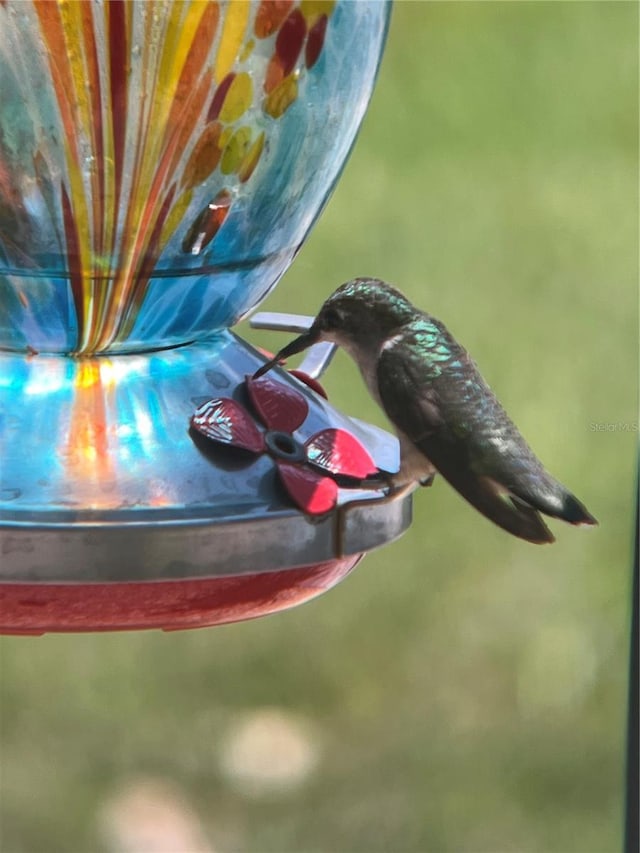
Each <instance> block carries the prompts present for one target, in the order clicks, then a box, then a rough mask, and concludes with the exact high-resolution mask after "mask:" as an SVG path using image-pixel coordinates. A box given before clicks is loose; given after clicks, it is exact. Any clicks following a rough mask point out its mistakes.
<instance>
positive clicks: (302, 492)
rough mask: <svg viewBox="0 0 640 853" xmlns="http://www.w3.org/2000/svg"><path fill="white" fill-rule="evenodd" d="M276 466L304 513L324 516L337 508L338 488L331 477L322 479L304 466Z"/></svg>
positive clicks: (293, 498)
mask: <svg viewBox="0 0 640 853" xmlns="http://www.w3.org/2000/svg"><path fill="white" fill-rule="evenodd" d="M276 466H277V468H278V473H279V474H280V479H281V480H282V483H283V485H284V487H285V489H286V490H287V492H288V493H289V496H290V497H291V499H292V500H293V502H294V503H295V504H296V505H297V506H298V507H300V509H301V510H302V511H303V512H306V513H308V514H309V515H322V514H323V513H325V512H329V510H332V509H333V508H334V507H335V505H336V501H337V500H338V487H337V486H336V484H335V483H334V482H333V480H330V479H329V477H322V476H320V475H319V474H317V473H316V472H315V471H311V470H309V468H305V467H304V466H303V465H290V464H289V463H288V462H276Z"/></svg>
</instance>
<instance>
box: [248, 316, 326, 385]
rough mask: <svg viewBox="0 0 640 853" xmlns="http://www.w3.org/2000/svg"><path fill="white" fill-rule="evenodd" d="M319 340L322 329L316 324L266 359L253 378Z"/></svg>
mask: <svg viewBox="0 0 640 853" xmlns="http://www.w3.org/2000/svg"><path fill="white" fill-rule="evenodd" d="M319 340H320V330H319V329H318V328H316V327H315V326H312V327H311V328H310V329H309V331H308V332H305V333H304V334H303V335H300V337H298V338H294V340H292V341H291V343H290V344H287V345H286V347H282V349H281V350H280V352H277V353H276V354H275V355H274V357H273V358H272V359H270V360H269V361H266V362H265V363H264V364H263V365H262V367H259V368H258V369H257V370H256V372H255V373H254V374H253V376H252V379H258V378H259V377H260V376H263V375H264V374H265V373H266V372H267V371H268V370H271V368H272V367H275V366H276V365H277V364H278V362H279V361H281V360H282V359H283V358H289V356H291V355H295V354H296V353H297V352H302V351H303V350H305V349H308V348H309V347H310V346H313V344H317V343H318V341H319Z"/></svg>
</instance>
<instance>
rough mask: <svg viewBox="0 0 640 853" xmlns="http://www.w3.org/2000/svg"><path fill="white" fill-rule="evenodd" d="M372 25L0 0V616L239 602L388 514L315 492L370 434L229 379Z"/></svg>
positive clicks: (330, 180)
mask: <svg viewBox="0 0 640 853" xmlns="http://www.w3.org/2000/svg"><path fill="white" fill-rule="evenodd" d="M388 15H389V8H388V4H387V3H383V2H378V0H372V2H369V0H356V2H352V0H336V2H334V0H301V2H293V0H262V2H257V0H256V2H244V0H230V2H203V1H202V0H194V2H177V0H176V2H166V1H165V2H152V0H134V2H127V3H124V2H116V0H113V2H104V3H97V2H95V3H94V2H86V3H65V2H62V0H56V1H55V2H53V0H5V2H3V3H0V444H1V447H2V465H1V467H0V543H1V545H2V553H3V555H4V556H3V560H2V563H1V565H0V580H1V581H2V583H1V584H0V605H1V608H2V613H1V614H0V628H2V629H3V630H5V631H9V632H15V633H20V632H25V633H40V632H43V631H47V630H96V629H117V628H131V627H164V628H181V627H192V626H197V625H206V624H216V623H219V622H224V621H233V620H236V619H242V618H248V617H251V616H257V615H262V614H264V613H268V612H273V611H275V610H279V609H282V608H283V607H287V606H291V605H292V604H295V603H298V602H300V601H303V600H306V599H307V598H309V597H311V596H313V595H315V594H318V593H319V592H321V591H323V590H324V589H326V588H328V587H329V586H331V585H333V584H334V583H336V582H337V581H338V580H339V579H340V578H341V577H342V576H344V574H346V573H347V572H348V571H350V569H351V568H352V567H353V566H354V565H355V563H356V562H357V561H358V560H359V559H360V556H361V555H362V553H363V552H365V551H367V550H368V549H370V548H372V547H375V546H376V545H379V544H383V543H384V542H386V541H389V540H390V539H392V538H394V537H395V536H397V535H399V533H400V532H402V530H404V529H405V527H406V526H407V524H408V523H409V503H408V502H407V499H404V500H396V501H390V500H382V499H381V497H380V493H372V492H367V491H364V492H363V491H354V490H347V489H344V488H343V485H344V483H343V481H341V480H340V477H344V476H346V477H349V476H355V474H354V472H356V473H357V472H360V473H362V472H365V475H366V473H367V472H368V473H370V472H371V471H374V470H376V469H377V468H378V467H380V468H385V469H390V468H393V466H394V464H396V462H397V447H396V444H395V440H394V439H392V438H391V437H390V436H388V435H387V434H386V433H383V432H381V431H380V430H376V429H374V428H373V427H370V426H368V425H366V424H363V423H360V422H357V421H354V420H352V419H350V418H348V417H346V416H345V415H342V414H340V413H339V412H337V411H336V410H335V409H333V408H332V407H331V406H330V405H329V404H328V403H327V402H326V401H325V400H324V399H323V398H322V397H321V396H320V395H319V394H317V393H315V392H314V391H313V390H312V389H310V388H308V387H307V386H306V385H304V384H303V383H300V382H299V381H298V380H296V379H295V378H291V377H288V376H287V375H285V374H283V373H279V375H278V376H277V377H276V376H275V375H274V376H273V377H272V376H271V375H269V376H268V377H265V378H264V379H263V380H259V381H256V382H253V383H251V382H247V381H246V377H247V376H250V375H251V374H252V373H253V372H254V371H255V369H256V368H257V367H258V366H259V364H260V363H261V356H260V355H259V354H258V353H257V352H256V351H255V350H253V349H252V348H251V347H250V346H249V345H248V344H246V343H245V342H244V341H242V340H241V339H239V338H238V337H237V336H235V335H234V334H233V333H232V332H230V331H229V327H230V326H232V325H233V324H234V323H236V322H237V321H238V320H239V319H241V318H242V317H244V316H245V315H247V314H248V313H249V312H250V311H251V310H252V309H254V308H255V306H256V305H257V304H258V303H259V302H260V301H261V300H262V299H263V298H264V297H265V296H266V295H267V293H269V291H270V290H271V289H272V288H273V287H274V286H275V285H276V283H277V281H278V280H279V278H280V277H281V275H282V274H283V273H284V271H285V270H286V269H287V267H288V266H289V264H290V263H291V261H292V259H293V257H294V256H295V254H296V252H297V251H298V249H299V247H300V245H301V243H302V242H303V240H304V238H305V236H306V235H307V233H308V231H309V229H310V228H311V226H312V224H313V223H314V221H315V220H316V218H317V217H318V215H319V213H320V211H321V209H322V206H323V204H324V203H325V202H326V200H327V197H328V195H329V193H330V191H331V189H332V187H333V185H334V183H335V181H336V180H337V178H338V176H339V173H340V170H341V169H342V166H343V165H344V162H345V159H346V157H347V155H348V153H349V151H350V148H351V146H352V144H353V141H354V138H355V135H356V133H357V130H358V127H359V125H360V122H361V120H362V117H363V115H364V112H365V109H366V106H367V104H368V101H369V98H370V95H371V91H372V88H373V84H374V80H375V75H376V71H377V67H378V63H379V60H380V56H381V53H382V49H383V46H384V40H385V35H386V29H387V23H388ZM332 284H335V283H329V282H328V287H330V286H331V285H332ZM292 412H297V414H296V415H295V417H293V416H292V414H291V413H292ZM301 415H302V417H301ZM198 419H200V420H198ZM203 419H204V420H203ZM203 425H204V428H203ZM248 434H251V435H252V436H253V438H252V439H251V440H250V443H251V441H253V444H252V445H251V446H250V447H243V446H242V441H243V440H244V437H246V435H248ZM356 498H358V499H357V500H356Z"/></svg>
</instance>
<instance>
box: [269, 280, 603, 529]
mask: <svg viewBox="0 0 640 853" xmlns="http://www.w3.org/2000/svg"><path fill="white" fill-rule="evenodd" d="M318 341H332V342H334V343H336V344H337V345H338V346H340V347H342V349H344V350H345V351H346V352H347V353H348V354H349V355H350V356H351V357H352V358H353V359H354V361H355V362H356V364H357V365H358V367H359V369H360V372H361V374H362V377H363V379H364V381H365V383H366V385H367V388H368V389H369V392H370V393H371V395H372V397H373V398H374V400H375V401H376V402H377V403H378V405H380V406H381V408H382V409H383V411H384V412H385V414H386V416H387V418H388V419H389V421H390V422H391V423H392V424H393V426H394V428H395V431H396V434H397V436H398V440H399V443H400V470H399V471H398V472H397V473H396V474H389V475H387V476H388V480H389V486H390V492H391V493H393V492H394V491H396V490H399V489H403V488H410V487H413V486H415V485H417V484H420V485H431V483H432V482H433V478H434V476H435V474H436V472H437V473H439V474H441V475H442V477H444V479H445V480H447V481H448V482H449V483H450V485H451V486H453V488H454V489H456V490H457V491H458V492H459V493H460V494H461V495H462V497H463V498H465V499H466V500H467V501H468V502H469V503H470V504H472V506H474V507H475V508H476V509H477V510H479V511H480V512H481V513H482V514H483V515H485V516H486V517H487V518H488V519H490V520H491V521H493V522H494V523H495V524H497V525H498V526H499V527H502V528H503V529H504V530H506V531H508V532H509V533H512V534H513V535H514V536H518V537H520V538H521V539H525V540H527V541H528V542H534V543H544V542H553V541H554V536H553V534H552V533H551V531H550V530H549V528H548V527H547V525H546V524H545V523H544V521H543V520H542V518H541V515H540V514H541V513H544V514H545V515H548V516H552V517H554V518H560V519H563V520H564V521H567V522H569V523H570V524H576V525H582V524H585V525H591V524H597V521H596V519H595V518H594V517H593V516H592V515H591V514H590V513H589V512H588V511H587V509H586V508H585V507H584V506H583V504H582V503H580V501H579V500H578V499H577V498H576V497H574V495H572V494H571V492H569V491H568V489H566V488H565V487H564V486H563V485H562V484H561V483H559V482H558V481H557V480H555V479H554V478H553V477H552V476H551V475H550V474H549V473H548V472H547V471H546V470H545V468H544V467H543V465H542V463H541V462H540V460H539V459H538V458H537V457H536V456H535V454H534V453H533V451H532V450H531V448H530V447H529V445H528V444H527V443H526V441H525V440H524V438H523V437H522V435H521V434H520V432H519V431H518V429H517V427H516V426H515V424H514V423H513V421H512V420H511V419H510V418H509V416H508V415H507V413H506V412H505V410H504V409H503V407H502V406H501V405H500V403H499V402H498V400H497V398H496V397H495V395H494V393H493V392H492V390H491V389H490V388H489V386H488V385H487V383H486V382H485V380H484V379H483V378H482V376H481V375H480V372H479V370H478V368H477V367H476V365H475V363H474V362H473V361H472V359H471V357H470V356H469V354H468V353H467V351H466V350H465V349H464V348H463V347H462V346H461V345H460V344H459V343H458V342H457V341H456V340H455V339H454V337H453V336H452V335H451V334H450V333H449V331H448V330H447V329H446V328H445V326H444V325H443V323H441V322H440V321H439V320H437V319H436V318H435V317H432V316H431V315H429V314H426V313H424V312H423V311H420V310H419V309H418V308H416V307H415V306H414V305H412V303H411V302H409V300H408V299H407V298H406V297H405V296H404V295H403V294H402V293H400V291H399V290H396V288H394V287H392V286H391V285H389V284H387V283H386V282H384V281H381V280H380V279H376V278H356V279H353V280H352V281H348V282H346V283H345V284H343V285H341V287H339V288H338V289H337V290H336V291H335V292H334V293H333V294H332V295H331V296H330V297H329V298H328V299H327V300H326V302H325V303H324V304H323V306H322V307H321V309H320V312H319V313H318V315H317V317H316V318H315V320H314V322H313V324H312V326H311V327H310V328H309V330H308V331H307V332H305V333H304V334H303V335H300V337H298V338H296V339H295V340H294V341H292V342H291V343H289V344H288V345H287V346H285V347H283V348H282V349H281V350H280V352H278V353H277V354H276V355H275V356H274V357H273V358H272V359H271V360H270V361H268V362H266V363H265V364H263V365H262V367H260V368H259V369H258V370H257V371H256V373H255V377H258V376H261V375H262V374H264V373H266V372H267V371H268V370H270V369H271V368H272V367H273V366H274V365H276V364H278V362H279V361H280V360H281V359H283V358H288V357H289V356H291V355H294V354H295V353H298V352H301V351H302V350H304V349H306V348H307V347H309V346H311V345H312V344H315V343H317V342H318ZM385 473H386V472H385Z"/></svg>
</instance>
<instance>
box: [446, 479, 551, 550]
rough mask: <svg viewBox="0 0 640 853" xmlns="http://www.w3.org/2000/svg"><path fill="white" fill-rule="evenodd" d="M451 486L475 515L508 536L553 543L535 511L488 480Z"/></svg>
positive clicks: (476, 480)
mask: <svg viewBox="0 0 640 853" xmlns="http://www.w3.org/2000/svg"><path fill="white" fill-rule="evenodd" d="M452 485H455V488H457V489H458V491H459V492H460V494H461V495H462V497H463V498H465V499H466V500H467V501H469V503H470V504H471V505H472V506H474V507H475V508H476V509H477V510H478V511H479V512H481V513H482V514H483V515H484V516H486V517H487V518H488V519H489V520H490V521H493V523H494V524H497V525H498V527H501V528H502V529H503V530H506V531H507V532H508V533H511V534H513V535H514V536H518V537H519V538H520V539H525V540H526V541H527V542H533V543H534V544H537V545H541V544H544V543H546V542H554V541H555V537H554V535H553V533H552V532H551V531H550V530H549V528H548V527H547V525H546V524H545V523H544V521H543V520H542V518H541V517H540V514H539V513H538V512H537V510H536V509H534V508H533V507H532V506H530V505H529V504H527V503H525V502H524V501H522V500H520V499H519V498H518V497H516V496H515V495H513V494H512V493H511V492H509V491H507V490H506V489H505V488H504V486H502V485H501V484H500V483H497V482H496V481H495V480H492V479H491V478H490V477H477V478H476V479H474V480H473V483H466V484H465V487H463V488H462V489H460V488H459V487H458V485H457V484H452Z"/></svg>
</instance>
